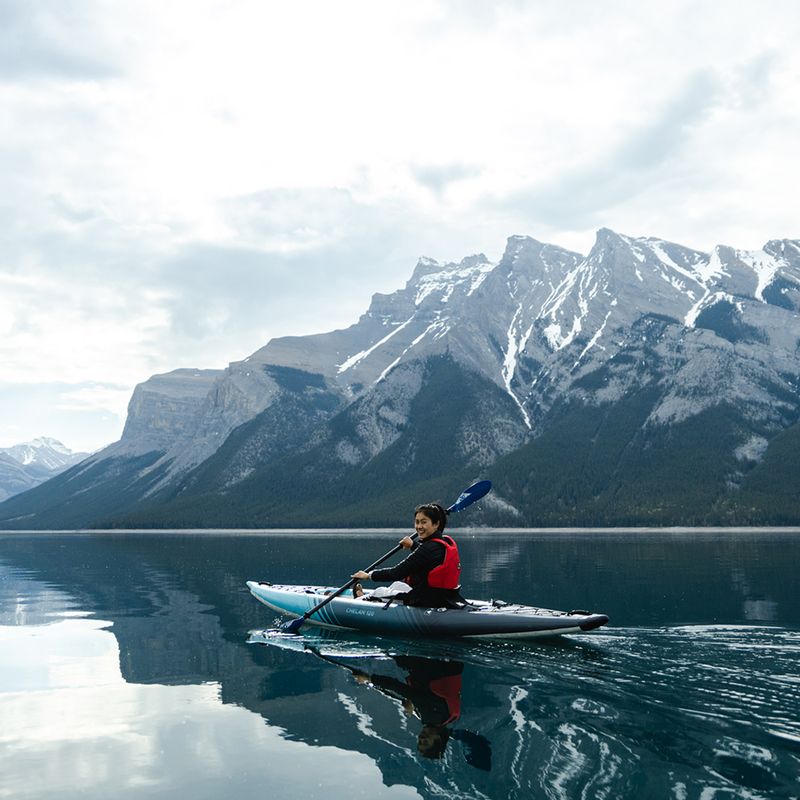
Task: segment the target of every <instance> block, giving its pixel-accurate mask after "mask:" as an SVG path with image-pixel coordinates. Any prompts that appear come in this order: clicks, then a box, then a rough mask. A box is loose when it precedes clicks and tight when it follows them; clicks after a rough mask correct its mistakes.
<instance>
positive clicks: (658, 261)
mask: <svg viewBox="0 0 800 800" xmlns="http://www.w3.org/2000/svg"><path fill="white" fill-rule="evenodd" d="M799 311H800V242H798V241H795V240H788V239H784V240H773V241H771V242H768V243H767V244H766V245H765V246H764V248H762V250H759V251H745V250H737V249H734V248H732V247H729V246H724V245H719V246H717V247H715V248H714V249H713V250H712V251H711V252H708V253H706V252H701V251H698V250H694V249H692V248H688V247H684V246H682V245H679V244H676V243H672V242H668V241H666V240H663V239H659V238H655V237H630V236H626V235H623V234H620V233H616V232H614V231H612V230H610V229H608V228H602V229H600V230H599V231H598V233H597V238H596V241H595V243H594V246H593V247H592V249H591V250H590V252H589V253H588V254H587V255H582V254H580V253H575V252H572V251H569V250H565V249H563V248H560V247H557V246H554V245H551V244H546V243H542V242H540V241H537V240H535V239H533V238H531V237H528V236H519V235H517V236H512V237H510V238H509V239H508V241H507V244H506V248H505V252H504V253H503V255H502V257H501V258H500V260H499V261H497V262H493V261H490V260H489V259H487V258H486V256H484V255H483V254H476V255H471V256H468V257H466V258H464V259H462V260H461V261H459V262H453V263H439V262H437V261H435V260H434V259H431V258H421V259H420V260H419V261H418V263H417V265H416V267H415V268H414V270H413V274H412V275H411V278H410V279H409V281H408V282H407V283H406V285H405V286H404V287H402V288H400V289H398V290H397V291H395V292H392V293H390V294H375V295H374V296H373V297H372V301H371V303H370V306H369V308H368V309H367V311H366V312H365V313H364V314H363V315H362V316H361V318H360V319H359V320H358V321H356V322H355V323H354V324H353V325H351V326H350V327H348V328H345V329H342V330H336V331H331V332H328V333H321V334H315V335H311V336H292V337H281V338H277V339H273V340H271V341H270V342H268V343H267V344H266V345H265V346H264V347H262V348H261V349H259V350H258V351H256V352H255V353H253V354H252V355H251V356H249V357H248V358H246V359H244V360H242V361H238V362H233V363H231V364H230V365H229V366H228V367H227V368H226V369H225V370H216V371H215V370H206V371H201V370H187V369H179V370H175V371H174V372H171V373H167V374H165V375H158V376H153V377H152V378H151V379H149V380H148V381H146V382H144V383H143V384H141V385H140V386H138V387H137V388H136V390H135V392H134V394H133V397H132V398H131V403H130V407H129V414H128V421H127V423H126V426H125V431H124V433H123V437H122V439H121V440H120V442H118V443H116V444H114V445H112V446H110V447H109V448H106V449H105V450H104V451H101V452H100V453H97V454H95V455H94V456H93V457H92V458H91V459H88V460H87V461H86V462H85V464H84V465H83V466H82V467H81V469H82V471H83V472H85V473H86V474H87V475H88V474H90V473H91V474H98V475H99V474H101V473H102V472H103V470H102V469H101V468H102V467H103V465H104V464H109V463H111V462H112V461H114V463H120V464H121V463H123V462H124V460H125V459H134V458H137V459H139V460H138V461H137V462H136V464H137V465H138V466H137V467H136V469H137V472H136V480H139V479H141V480H142V485H143V486H144V484H145V483H146V484H147V489H146V490H144V489H143V491H146V493H147V494H148V496H154V495H157V494H158V493H159V492H161V491H162V490H165V489H168V488H169V487H173V488H174V487H183V484H182V483H181V482H182V481H183V480H184V478H183V476H187V475H194V476H195V477H193V478H190V479H189V480H191V481H195V482H197V481H200V482H203V481H205V482H206V483H208V485H218V486H223V487H226V488H227V487H230V486H233V485H235V484H236V483H237V482H239V481H242V480H245V479H246V478H247V476H249V475H251V474H252V473H253V471H254V470H256V469H257V468H258V467H259V464H264V463H269V462H270V461H271V460H272V459H275V458H281V457H282V456H284V455H286V454H287V453H295V452H296V453H302V452H305V450H304V448H305V449H308V448H312V449H313V448H314V447H322V444H321V443H324V448H323V450H324V452H325V453H326V454H330V457H331V458H332V459H333V460H334V462H335V463H336V464H338V465H340V467H341V468H342V469H350V468H360V467H361V466H363V465H364V464H366V463H368V462H370V460H372V459H375V458H377V457H378V456H380V455H381V454H382V453H385V452H388V451H389V450H390V449H391V448H393V447H399V446H400V444H399V443H400V442H401V441H403V437H404V435H405V434H404V432H406V431H409V430H412V429H414V427H415V426H416V425H417V423H418V422H419V420H415V419H414V414H418V413H420V412H419V411H418V410H417V411H415V410H414V409H415V408H418V407H419V403H418V398H419V397H420V395H421V394H423V393H424V392H425V391H427V389H426V386H428V384H427V383H426V381H430V380H431V374H430V369H429V368H428V366H426V365H430V364H443V363H445V362H446V363H448V364H452V365H456V368H457V370H460V371H461V373H460V374H464V375H474V376H479V378H480V381H483V382H484V384H482V385H483V386H484V389H483V390H481V391H478V389H477V388H476V386H477V384H474V383H469V381H467V384H468V385H469V386H470V387H471V389H470V391H475V392H477V394H476V395H475V397H481V396H485V397H486V403H485V407H483V408H482V409H481V414H482V418H484V417H485V418H486V419H487V423H486V425H485V426H482V428H481V431H480V435H476V433H475V430H474V428H473V430H472V432H470V430H469V425H468V423H467V421H466V419H467V418H466V417H465V418H464V421H463V422H459V423H458V425H457V426H456V427H457V428H458V433H457V434H453V435H454V436H455V437H456V438H455V439H454V441H453V442H452V443H451V444H452V446H453V447H456V449H458V451H459V453H460V454H461V455H462V456H463V458H464V460H465V463H474V464H476V465H479V464H480V465H486V464H490V463H492V460H493V459H497V458H500V457H502V456H503V455H504V454H507V453H509V452H512V451H513V450H515V449H518V448H520V447H522V445H523V444H525V442H531V441H533V440H535V439H536V438H537V437H539V436H541V435H542V434H543V433H544V432H546V429H547V426H548V425H550V424H551V422H552V414H553V412H554V410H555V409H558V407H559V406H563V405H564V404H569V403H580V404H583V405H585V406H587V407H599V406H600V405H603V404H612V405H613V404H614V403H620V402H622V401H624V400H625V398H626V397H629V396H631V395H632V394H635V393H636V392H639V391H641V390H642V389H643V387H649V390H650V391H651V394H652V405H651V406H649V407H648V411H647V414H646V424H647V425H652V426H656V427H658V426H666V425H674V424H678V423H679V422H681V421H682V420H686V419H690V418H692V417H693V416H696V415H698V414H700V413H701V412H703V411H704V410H705V409H709V408H712V407H714V406H718V405H720V404H721V403H725V404H728V405H729V406H730V407H731V408H737V409H741V413H742V414H743V415H744V416H746V418H747V419H749V420H750V422H751V423H752V425H753V426H755V427H754V428H753V429H752V430H749V429H748V430H744V428H743V429H742V432H741V441H739V440H737V441H736V442H735V448H736V452H737V453H739V454H745V455H743V456H742V458H745V456H746V457H747V458H751V456H753V457H758V458H760V457H761V456H763V453H764V452H765V448H764V446H763V442H764V441H768V440H769V437H770V436H771V435H772V434H773V433H774V432H775V431H778V430H780V429H781V427H785V426H786V425H788V424H789V421H790V420H791V419H793V416H792V415H793V414H794V413H795V406H800V401H797V402H796V398H797V397H798V386H800V364H799V363H798V359H797V346H798V345H797V343H798V341H800V324H799V323H798V312H799ZM492 385H493V387H496V389H495V388H493V389H492V390H491V392H487V391H486V386H490V387H491V386H492ZM481 392H482V394H481ZM490 395H491V398H490ZM456 399H458V398H453V400H454V401H455V400H456ZM426 413H434V414H435V413H441V412H435V411H430V410H429V411H428V412H426ZM737 413H738V412H737ZM334 419H336V420H338V422H337V425H338V427H336V426H334V427H333V428H331V429H326V428H325V424H326V422H327V421H329V420H334ZM748 424H750V423H748ZM745 427H746V426H745ZM339 429H341V431H342V432H341V433H340V434H337V433H336V430H339ZM344 431H346V432H344ZM751 440H752V441H757V442H758V443H759V446H758V447H755V446H750V445H749V444H748V442H750V441H751ZM403 446H404V447H405V446H408V447H411V445H403ZM415 447H417V445H414V447H412V448H411V450H410V451H409V458H413V457H414V452H416V451H415V450H414V448H415ZM323 450H320V451H319V452H320V453H322V452H323ZM309 452H310V450H309ZM315 452H316V451H315ZM326 457H327V456H326ZM736 459H739V455H737V456H736ZM326 463H327V462H326ZM327 468H328V469H330V470H334V468H333V467H332V466H330V465H328V467H327ZM114 469H116V468H114ZM198 470H199V472H198ZM334 471H335V470H334ZM115 474H117V473H115ZM120 474H121V473H120ZM148 476H150V477H148ZM198 476H199V477H198ZM93 480H97V481H100V483H101V482H102V480H105V478H102V479H101V478H97V479H93ZM100 483H98V485H100ZM183 490H184V489H183V488H180V489H179V490H178V491H183ZM170 491H171V490H170Z"/></svg>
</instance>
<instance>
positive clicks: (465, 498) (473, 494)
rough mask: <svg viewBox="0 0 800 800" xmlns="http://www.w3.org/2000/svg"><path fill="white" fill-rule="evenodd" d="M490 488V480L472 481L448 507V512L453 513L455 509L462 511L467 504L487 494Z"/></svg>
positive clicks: (469, 504)
mask: <svg viewBox="0 0 800 800" xmlns="http://www.w3.org/2000/svg"><path fill="white" fill-rule="evenodd" d="M491 488H492V482H491V481H478V482H477V483H473V484H472V486H470V487H469V489H464V491H463V492H461V494H460V495H459V497H458V500H456V501H455V503H453V505H451V506H450V508H448V509H447V510H448V512H449V513H451V514H453V513H455V512H456V511H463V510H464V509H465V508H466V507H467V506H471V505H472V504H473V503H474V502H475V501H476V500H480V499H481V497H484V496H485V495H487V494H489V491H490V490H491Z"/></svg>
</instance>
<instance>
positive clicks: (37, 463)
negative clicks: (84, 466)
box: [0, 436, 88, 501]
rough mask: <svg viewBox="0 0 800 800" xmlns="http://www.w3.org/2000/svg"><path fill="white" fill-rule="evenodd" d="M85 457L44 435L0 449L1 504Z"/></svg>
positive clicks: (84, 454) (83, 454)
mask: <svg viewBox="0 0 800 800" xmlns="http://www.w3.org/2000/svg"><path fill="white" fill-rule="evenodd" d="M87 455H88V454H87V453H73V452H72V451H71V450H70V449H69V448H68V447H65V446H64V445H63V444H62V443H61V442H59V441H58V439H53V438H51V437H47V436H42V437H40V438H38V439H34V440H33V441H30V442H24V443H22V444H17V445H13V446H12V447H0V501H2V500H5V499H6V498H8V497H11V496H13V495H15V494H19V493H20V492H24V491H26V490H28V489H31V488H33V487H34V486H37V485H38V484H40V483H42V482H43V481H46V480H47V479H49V478H52V477H53V476H54V475H57V474H58V473H59V472H62V471H63V470H65V469H67V468H68V467H70V466H72V465H73V464H76V463H77V462H79V461H81V460H83V459H84V458H86V456H87Z"/></svg>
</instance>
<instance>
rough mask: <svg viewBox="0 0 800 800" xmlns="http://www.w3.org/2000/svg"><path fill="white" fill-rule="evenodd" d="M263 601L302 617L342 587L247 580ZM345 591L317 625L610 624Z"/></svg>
mask: <svg viewBox="0 0 800 800" xmlns="http://www.w3.org/2000/svg"><path fill="white" fill-rule="evenodd" d="M247 587H248V589H249V590H250V592H251V593H252V594H253V596H254V597H255V598H256V599H257V600H259V601H260V602H261V603H263V604H264V605H266V606H267V607H268V608H271V609H272V610H273V611H276V612H278V613H280V614H284V615H286V616H290V617H300V616H302V615H303V614H305V613H306V612H307V611H310V610H311V609H312V608H314V606H316V605H317V604H318V603H321V602H322V601H323V600H325V598H326V597H327V596H328V595H329V594H330V593H331V592H334V591H336V589H337V588H338V587H326V586H296V585H273V584H270V583H267V582H266V581H248V582H247ZM369 596H370V593H369V592H366V593H365V594H364V596H363V597H357V598H356V597H353V596H352V595H351V594H349V593H348V594H343V595H340V596H338V597H335V598H334V599H333V600H331V601H330V602H329V603H328V604H327V605H325V606H323V607H322V608H321V609H319V610H318V611H316V612H314V614H312V615H311V616H310V617H309V618H308V620H307V622H308V623H309V624H312V625H317V626H322V627H327V628H339V629H343V628H344V629H349V630H359V631H364V632H368V633H376V634H393V635H400V636H432V637H465V636H466V637H475V638H502V639H507V638H534V637H538V636H556V635H560V634H564V633H582V632H586V631H591V630H594V629H596V628H599V627H601V626H603V625H605V624H606V623H607V622H608V617H607V616H606V615H605V614H594V613H590V612H587V611H555V610H552V609H544V608H536V607H534V606H525V605H519V604H511V603H504V602H502V601H498V600H469V601H468V606H467V607H466V608H464V609H452V608H448V609H445V608H419V607H415V606H405V605H403V604H402V602H399V601H396V600H387V599H381V600H378V601H376V600H370V599H369Z"/></svg>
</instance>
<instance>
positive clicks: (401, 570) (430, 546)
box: [372, 542, 444, 582]
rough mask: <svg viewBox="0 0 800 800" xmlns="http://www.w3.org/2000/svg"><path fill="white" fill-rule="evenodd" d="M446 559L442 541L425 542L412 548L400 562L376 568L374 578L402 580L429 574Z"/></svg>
mask: <svg viewBox="0 0 800 800" xmlns="http://www.w3.org/2000/svg"><path fill="white" fill-rule="evenodd" d="M442 561H444V545H443V544H441V542H423V543H422V544H421V545H420V546H419V547H417V548H415V549H414V550H412V551H411V552H410V553H409V554H408V555H407V556H406V557H405V558H404V559H403V560H402V561H401V562H400V563H399V564H397V565H396V566H394V567H389V568H388V569H376V570H374V571H373V573H372V580H374V581H379V582H384V581H388V582H391V581H402V580H404V579H405V578H406V577H408V576H409V575H410V576H412V577H414V576H415V575H427V574H428V573H429V572H430V571H431V570H432V569H433V568H434V567H438V566H439V564H441V563H442Z"/></svg>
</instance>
